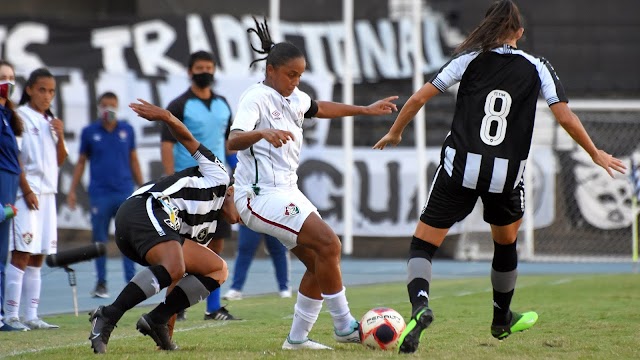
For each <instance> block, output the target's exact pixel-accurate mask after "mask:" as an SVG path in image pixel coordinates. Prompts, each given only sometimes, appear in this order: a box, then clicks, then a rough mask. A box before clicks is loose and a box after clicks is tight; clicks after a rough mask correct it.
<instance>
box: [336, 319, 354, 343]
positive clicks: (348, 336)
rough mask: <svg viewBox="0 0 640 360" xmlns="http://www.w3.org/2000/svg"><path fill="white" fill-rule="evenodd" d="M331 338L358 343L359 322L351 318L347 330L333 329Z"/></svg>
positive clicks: (341, 341) (340, 341)
mask: <svg viewBox="0 0 640 360" xmlns="http://www.w3.org/2000/svg"><path fill="white" fill-rule="evenodd" d="M333 338H334V339H336V341H337V342H339V343H358V344H359V343H360V342H361V341H360V323H359V322H357V321H356V320H353V322H352V323H351V327H350V328H349V330H347V331H345V332H340V331H338V330H336V329H333Z"/></svg>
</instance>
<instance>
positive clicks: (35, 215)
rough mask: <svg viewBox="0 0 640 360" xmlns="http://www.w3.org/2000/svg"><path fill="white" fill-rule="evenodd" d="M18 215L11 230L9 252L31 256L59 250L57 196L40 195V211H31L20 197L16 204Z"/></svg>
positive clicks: (53, 252)
mask: <svg viewBox="0 0 640 360" xmlns="http://www.w3.org/2000/svg"><path fill="white" fill-rule="evenodd" d="M15 206H16V208H18V215H17V216H16V217H15V218H13V219H12V222H13V223H12V224H11V228H10V230H9V240H10V241H9V250H10V251H13V250H17V251H22V252H26V253H30V254H43V255H49V254H55V253H56V252H57V250H58V219H57V217H56V194H41V195H38V208H39V209H38V210H30V209H28V208H27V204H26V203H25V202H24V198H22V197H20V198H18V199H17V200H16V204H15Z"/></svg>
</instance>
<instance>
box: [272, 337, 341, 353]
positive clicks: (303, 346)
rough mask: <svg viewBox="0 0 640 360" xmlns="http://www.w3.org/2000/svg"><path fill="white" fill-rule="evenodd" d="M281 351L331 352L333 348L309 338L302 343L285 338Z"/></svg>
mask: <svg viewBox="0 0 640 360" xmlns="http://www.w3.org/2000/svg"><path fill="white" fill-rule="evenodd" d="M282 350H333V348H331V347H328V346H326V345H322V344H320V343H319V342H316V341H313V340H311V339H309V338H307V339H306V340H303V341H291V340H290V339H289V337H288V336H287V340H285V341H284V343H283V344H282Z"/></svg>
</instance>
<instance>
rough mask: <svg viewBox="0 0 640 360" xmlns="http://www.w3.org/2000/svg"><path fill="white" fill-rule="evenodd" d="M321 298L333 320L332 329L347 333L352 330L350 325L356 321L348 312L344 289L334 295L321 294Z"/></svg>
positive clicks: (349, 311)
mask: <svg viewBox="0 0 640 360" xmlns="http://www.w3.org/2000/svg"><path fill="white" fill-rule="evenodd" d="M322 297H323V298H324V300H325V301H326V302H327V308H329V313H330V314H331V318H333V327H334V328H335V330H336V331H337V332H341V333H342V332H347V331H349V330H353V329H352V324H353V322H354V321H356V319H355V318H354V317H353V316H352V315H351V310H349V302H348V301H347V296H346V289H345V288H344V287H343V288H342V291H340V292H339V293H336V294H331V295H327V294H322Z"/></svg>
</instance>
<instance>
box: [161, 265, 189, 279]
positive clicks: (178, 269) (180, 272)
mask: <svg viewBox="0 0 640 360" xmlns="http://www.w3.org/2000/svg"><path fill="white" fill-rule="evenodd" d="M164 267H165V269H167V272H168V273H169V275H171V281H172V282H173V281H178V280H180V279H182V277H183V276H184V273H185V272H186V269H185V266H184V263H182V264H171V265H169V266H167V265H165V266H164Z"/></svg>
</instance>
